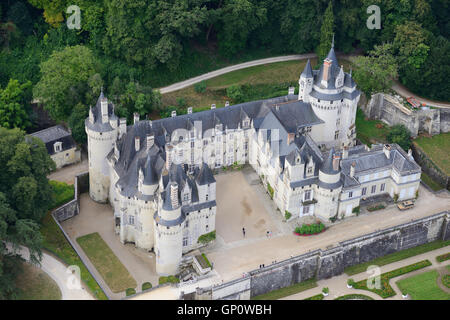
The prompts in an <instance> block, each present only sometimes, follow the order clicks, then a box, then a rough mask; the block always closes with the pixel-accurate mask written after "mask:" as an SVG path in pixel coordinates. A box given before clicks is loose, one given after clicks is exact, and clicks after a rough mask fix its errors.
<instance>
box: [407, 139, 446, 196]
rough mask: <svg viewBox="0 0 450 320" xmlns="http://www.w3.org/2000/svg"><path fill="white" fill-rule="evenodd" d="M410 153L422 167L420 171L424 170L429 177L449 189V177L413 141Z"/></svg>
mask: <svg viewBox="0 0 450 320" xmlns="http://www.w3.org/2000/svg"><path fill="white" fill-rule="evenodd" d="M411 149H412V154H413V157H414V160H415V161H416V162H417V164H418V165H419V166H421V167H422V171H423V172H425V173H426V174H427V175H428V176H430V178H431V179H433V180H434V181H436V182H438V183H439V184H440V185H442V186H443V187H444V188H445V189H447V190H450V177H449V176H448V175H447V174H445V172H443V171H442V170H441V168H439V166H437V165H436V164H435V163H434V162H433V160H431V158H430V157H428V156H427V154H426V153H425V152H424V151H423V150H422V148H421V147H420V146H419V145H418V144H417V143H415V142H413V143H412V144H411Z"/></svg>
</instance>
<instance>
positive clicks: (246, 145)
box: [244, 141, 248, 150]
mask: <svg viewBox="0 0 450 320" xmlns="http://www.w3.org/2000/svg"><path fill="white" fill-rule="evenodd" d="M247 149H248V141H245V142H244V150H247Z"/></svg>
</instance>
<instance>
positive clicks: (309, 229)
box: [295, 222, 325, 234]
mask: <svg viewBox="0 0 450 320" xmlns="http://www.w3.org/2000/svg"><path fill="white" fill-rule="evenodd" d="M324 229H325V225H324V224H323V223H322V222H319V223H313V224H303V225H302V226H301V227H296V228H295V233H297V234H316V233H320V232H322V231H323V230H324Z"/></svg>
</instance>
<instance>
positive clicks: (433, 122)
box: [361, 93, 450, 137]
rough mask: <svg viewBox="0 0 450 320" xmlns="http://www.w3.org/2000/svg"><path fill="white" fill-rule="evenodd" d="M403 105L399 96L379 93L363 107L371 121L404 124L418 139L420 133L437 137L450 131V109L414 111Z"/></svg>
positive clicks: (391, 124)
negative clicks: (436, 135)
mask: <svg viewBox="0 0 450 320" xmlns="http://www.w3.org/2000/svg"><path fill="white" fill-rule="evenodd" d="M403 103H404V100H403V99H402V98H400V97H399V96H391V95H388V94H384V93H377V94H374V95H373V96H372V98H371V99H370V101H369V103H368V104H367V105H365V106H364V105H363V106H361V107H362V110H363V111H364V113H365V114H366V116H367V117H368V118H370V119H376V120H381V121H383V122H385V123H386V124H388V125H389V126H393V125H396V124H403V125H404V126H405V127H407V128H408V130H409V131H410V132H411V134H412V136H413V137H417V135H418V134H419V132H426V133H428V134H430V135H435V134H439V133H445V132H449V131H450V110H449V109H444V108H440V109H431V108H429V107H425V108H421V109H418V110H412V109H410V108H408V107H406V106H405V105H403Z"/></svg>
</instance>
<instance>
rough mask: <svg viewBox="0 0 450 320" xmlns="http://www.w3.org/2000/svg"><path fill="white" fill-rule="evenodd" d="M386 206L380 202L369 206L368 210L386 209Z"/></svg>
mask: <svg viewBox="0 0 450 320" xmlns="http://www.w3.org/2000/svg"><path fill="white" fill-rule="evenodd" d="M384 208H386V207H385V206H384V205H382V204H379V205H377V206H373V207H369V208H367V211H370V212H372V211H376V210H381V209H384Z"/></svg>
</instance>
